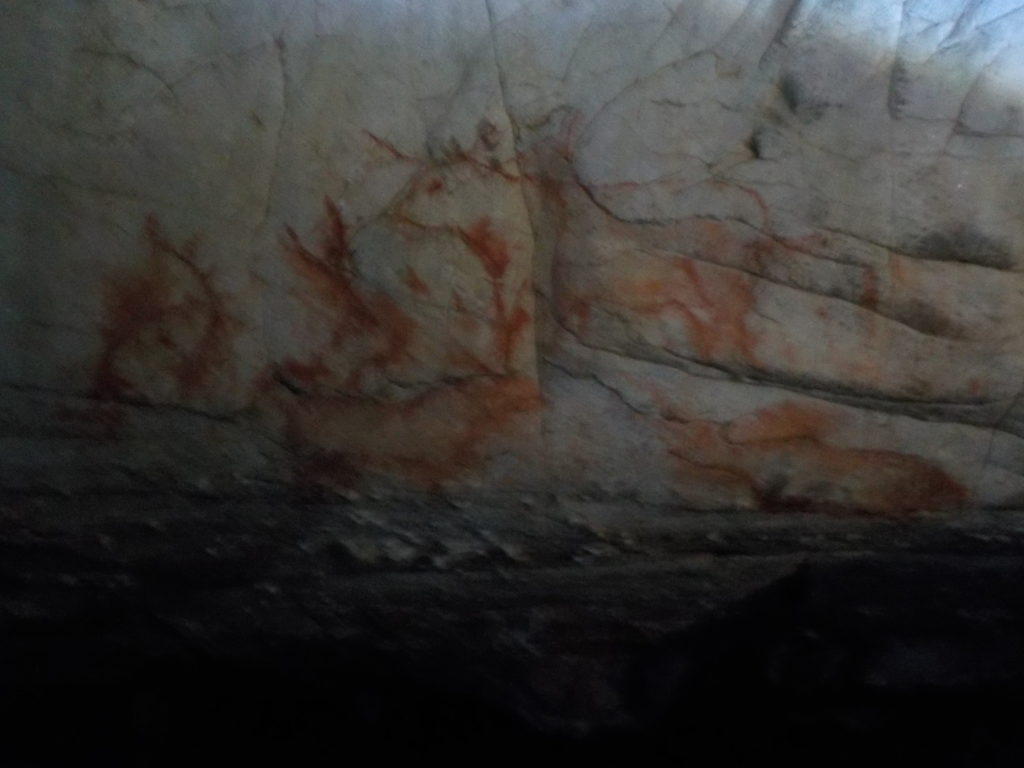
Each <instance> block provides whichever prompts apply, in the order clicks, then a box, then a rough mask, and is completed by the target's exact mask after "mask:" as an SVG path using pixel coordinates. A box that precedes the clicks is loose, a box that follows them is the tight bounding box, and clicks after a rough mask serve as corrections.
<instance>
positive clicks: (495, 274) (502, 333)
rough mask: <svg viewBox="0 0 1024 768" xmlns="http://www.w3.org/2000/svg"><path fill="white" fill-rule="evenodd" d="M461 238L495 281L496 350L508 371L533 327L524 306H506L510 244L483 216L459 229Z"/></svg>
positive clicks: (489, 276) (493, 288) (493, 300)
mask: <svg viewBox="0 0 1024 768" xmlns="http://www.w3.org/2000/svg"><path fill="white" fill-rule="evenodd" d="M457 231H458V234H459V237H461V238H462V241H463V242H464V243H465V244H466V245H467V246H468V247H469V249H470V251H472V253H473V255H475V256H476V257H477V259H478V260H479V261H480V264H481V265H483V268H484V271H485V272H487V276H488V278H489V279H490V281H491V303H492V306H493V311H494V350H495V354H496V355H497V357H498V359H499V360H500V361H501V363H502V365H503V366H504V368H505V370H507V369H508V367H509V365H510V364H511V362H512V355H513V354H514V352H515V349H516V347H517V346H518V343H519V340H520V338H521V337H522V334H523V331H524V330H525V329H526V328H527V327H529V324H530V321H531V317H530V314H529V313H528V312H527V311H526V310H525V309H523V308H522V307H521V306H517V307H516V308H515V309H513V310H512V312H511V313H510V312H509V311H508V308H507V307H506V305H505V298H504V295H503V292H502V291H503V285H502V279H503V278H504V276H505V272H506V270H507V269H508V265H509V262H510V260H511V258H510V256H509V249H508V244H507V243H506V242H505V238H503V237H502V236H501V235H500V234H499V233H498V232H496V231H495V230H494V227H493V225H492V224H491V220H490V219H489V218H488V217H486V216H485V217H483V218H482V219H479V220H478V221H477V222H475V223H474V224H473V225H472V226H471V227H470V228H469V229H462V228H461V227H460V228H459V229H458V230H457Z"/></svg>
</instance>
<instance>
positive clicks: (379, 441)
mask: <svg viewBox="0 0 1024 768" xmlns="http://www.w3.org/2000/svg"><path fill="white" fill-rule="evenodd" d="M285 407H286V413H287V417H288V421H289V432H290V434H292V435H293V436H294V437H295V438H296V439H297V441H298V443H299V444H300V445H302V446H303V447H304V448H305V449H306V450H307V452H308V453H309V455H310V456H311V458H310V459H309V462H311V463H310V464H307V463H305V462H304V463H303V464H302V466H301V468H300V473H301V474H303V475H305V476H307V477H309V476H313V475H315V476H317V477H318V478H319V480H320V481H321V482H325V483H330V482H332V481H333V482H336V483H337V484H340V485H346V484H350V483H351V482H352V480H353V477H358V476H361V475H363V474H365V473H366V472H380V473H384V474H389V475H394V476H398V477H402V478H404V479H406V480H407V481H409V482H411V483H413V484H414V485H417V486H419V487H422V488H425V489H437V488H439V487H441V486H442V485H444V484H445V483H447V482H450V481H453V480H456V479H459V478H462V477H464V476H465V475H466V474H468V473H471V472H472V471H474V470H475V469H477V468H478V467H479V466H480V464H481V462H482V460H483V459H484V457H485V455H486V453H487V449H488V443H489V442H490V441H491V440H492V439H493V438H494V437H496V436H498V435H501V434H506V433H508V432H509V431H510V430H511V429H512V428H513V427H515V425H516V423H517V422H518V421H520V420H521V419H523V418H524V417H527V416H529V415H530V414H532V413H535V412H536V411H537V410H539V408H540V393H539V391H538V389H537V385H536V383H535V382H533V381H532V380H530V379H527V378H525V377H486V376H481V377H477V378H469V379H464V380H462V381H458V382H455V383H453V384H449V385H441V386H438V387H436V388H434V389H431V390H429V391H427V392H425V393H423V394H421V395H419V396H417V397H414V398H412V399H410V400H405V401H382V400H371V399H368V398H357V397H309V398H296V399H294V400H292V401H291V402H289V403H288V404H287V405H286V406H285ZM331 466H340V467H341V468H342V470H343V471H342V472H341V474H340V476H339V477H332V476H331V475H330V474H329V472H328V471H327V470H329V469H330V467H331Z"/></svg>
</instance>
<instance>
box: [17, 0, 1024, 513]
mask: <svg viewBox="0 0 1024 768" xmlns="http://www.w3.org/2000/svg"><path fill="white" fill-rule="evenodd" d="M1022 8H1024V6H1018V5H1017V4H1014V3H1008V2H998V1H996V0H991V1H985V0H981V1H979V2H975V1H972V2H967V1H966V0H965V1H963V2H949V3H946V2H936V1H935V0H931V1H926V0H905V1H904V2H902V3H893V4H876V3H866V2H861V3H849V2H840V1H839V0H795V1H792V0H783V1H779V2H776V1H775V0H772V1H770V2H767V1H766V2H757V3H740V2H732V1H728V2H722V1H718V2H711V1H710V0H709V1H708V2H694V1H687V2H679V3H676V4H672V5H667V4H662V3H654V2H646V1H644V0H636V1H634V2H613V1H612V0H594V1H592V2H564V1H562V0H519V1H516V0H478V1H476V2H461V1H458V0H436V1H434V2H430V3H415V2H409V1H408V0H401V1H400V0H373V2H369V1H368V2H355V1H354V0H353V1H347V0H329V1H328V0H321V1H320V2H312V1H310V2H307V1H306V0H296V1H295V2H288V3H282V2H277V1H275V0H247V1H246V2H189V1H187V0H174V1H173V2H172V1H171V0H165V1H164V2H157V1H155V0H151V1H149V2H141V1H138V0H92V1H91V2H86V1H85V0H77V1H75V2H57V1H56V0H51V1H49V2H38V1H36V0H9V2H7V3H5V4H4V7H3V9H2V10H0V16H2V18H3V24H0V97H2V99H3V103H4V105H5V109H4V112H5V114H4V119H3V120H2V121H0V180H2V181H0V183H2V186H3V190H4V194H3V195H2V196H0V221H2V226H0V252H2V253H3V258H2V259H0V269H2V275H0V309H2V315H0V324H2V328H3V333H2V336H0V386H2V388H3V397H2V399H0V440H2V441H3V448H2V455H3V461H2V462H0V487H2V488H5V489H8V490H33V489H56V490H61V491H66V492H83V491H96V490H135V489H155V488H159V489H185V490H191V491H198V492H202V493H214V494H238V493H262V492H267V491H271V490H277V489H283V488H301V489H314V490H315V489H326V490H328V491H338V492H342V493H349V494H351V493H353V492H355V493H363V492H370V493H390V492H394V493H410V492H444V493H446V494H449V495H452V496H458V495H472V494H480V493H490V494H516V495H519V494H527V493H533V492H540V493H552V492H553V493H557V494H567V495H576V496H582V497H585V498H603V499H607V498H622V497H628V498H633V499H638V500H640V501H642V502H651V503H671V504H675V505H679V506H681V507H687V508H694V509H697V508H700V509H734V508H740V509H750V510H767V511H773V510H777V509H807V510H812V511H813V510H823V511H858V512H870V513H903V512H911V511H917V510H943V511H953V510H960V509H965V508H968V507H974V508H976V507H987V508H1002V507H1012V506H1014V505H1019V504H1020V503H1021V501H1022V498H1024V477H1022V468H1024V440H1022V437H1024V403H1022V402H1021V397H1020V394H1021V384H1022V381H1024V354H1022V352H1024V328H1022V326H1024V292H1022V287H1024V282H1022V279H1021V267H1022V264H1024V255H1022V254H1024V218H1022V217H1021V215H1020V211H1021V202H1022V191H1024V163H1022V160H1024V113H1022V111H1021V106H1020V103H1021V91H1022V89H1024V77H1022V76H1024V71H1022V64H1021V62H1022V61H1024V56H1022V55H1024V36H1022V35H1021V33H1020V32H1019V30H1020V29H1021V22H1022V21H1024V12H1022V10H1021V9H1022Z"/></svg>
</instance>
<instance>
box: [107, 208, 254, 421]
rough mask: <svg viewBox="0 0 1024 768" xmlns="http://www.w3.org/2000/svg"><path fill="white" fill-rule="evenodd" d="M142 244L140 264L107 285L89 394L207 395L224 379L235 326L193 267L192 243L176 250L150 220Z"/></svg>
mask: <svg viewBox="0 0 1024 768" xmlns="http://www.w3.org/2000/svg"><path fill="white" fill-rule="evenodd" d="M143 241H144V244H145V249H146V254H145V259H144V260H143V261H142V262H141V263H139V264H136V265H133V266H132V267H130V268H127V269H125V270H123V271H121V272H119V273H117V274H115V275H113V276H112V277H110V278H108V279H107V281H106V284H105V292H104V296H103V325H102V330H101V339H102V345H101V349H100V353H99V359H98V361H97V363H96V367H95V370H94V374H93V385H92V390H93V394H94V395H95V396H96V397H98V398H101V399H104V400H143V401H158V400H170V401H187V400H190V399H192V398H195V397H198V396H200V395H203V394H205V393H207V392H208V390H209V389H210V388H211V387H212V385H213V383H214V381H215V380H216V378H217V377H218V376H219V375H221V374H222V373H223V372H224V370H225V368H226V366H227V364H228V362H229V360H230V357H231V344H232V341H233V338H234V335H235V334H236V332H237V330H238V324H237V322H236V321H235V320H234V318H233V317H232V316H231V314H230V313H229V311H228V308H227V302H226V300H225V298H224V297H223V296H222V295H221V294H220V292H219V291H218V290H217V288H216V286H215V284H214V280H213V277H212V275H211V273H210V271H209V270H207V269H204V268H203V267H201V266H200V264H199V261H198V249H199V238H198V237H193V238H191V239H189V240H187V241H186V242H184V243H182V244H180V245H178V244H176V243H174V242H173V241H172V240H171V239H170V238H169V237H168V236H167V235H166V234H165V233H164V232H163V230H162V228H161V226H160V222H159V220H158V219H157V217H156V216H155V215H150V216H148V217H147V219H146V221H145V224H144V226H143Z"/></svg>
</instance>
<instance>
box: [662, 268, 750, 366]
mask: <svg viewBox="0 0 1024 768" xmlns="http://www.w3.org/2000/svg"><path fill="white" fill-rule="evenodd" d="M674 265H675V266H676V268H678V269H679V270H680V271H681V272H682V273H683V274H684V275H686V277H687V279H688V281H689V284H690V285H691V286H692V288H693V291H692V293H691V295H690V296H687V297H686V299H689V301H687V300H672V301H670V302H669V303H668V304H667V306H668V307H669V308H672V309H675V310H676V311H678V312H679V313H680V314H681V315H682V316H683V318H684V319H685V320H686V323H687V327H688V330H689V336H690V342H691V343H692V344H693V346H694V348H695V350H696V351H697V354H698V355H699V356H700V357H702V358H704V359H706V360H720V359H722V358H723V357H727V356H729V355H730V354H732V353H736V354H738V355H739V356H740V357H741V358H743V359H745V360H746V361H748V362H750V363H755V364H756V362H757V359H756V354H755V349H756V347H757V340H756V338H755V337H754V335H753V334H752V333H751V332H750V331H749V330H748V329H747V325H746V316H747V314H748V313H749V312H750V311H751V309H753V307H754V303H755V299H754V291H753V287H752V285H751V280H750V278H749V277H748V276H747V275H744V274H741V273H737V272H733V271H730V270H725V269H715V268H714V267H711V266H709V265H707V264H703V263H701V262H698V261H694V260H692V259H681V260H679V261H676V262H674Z"/></svg>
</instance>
